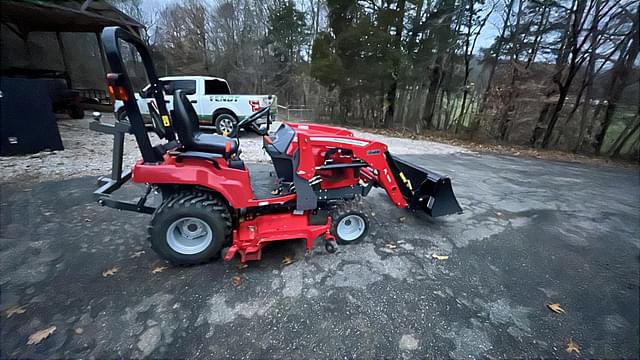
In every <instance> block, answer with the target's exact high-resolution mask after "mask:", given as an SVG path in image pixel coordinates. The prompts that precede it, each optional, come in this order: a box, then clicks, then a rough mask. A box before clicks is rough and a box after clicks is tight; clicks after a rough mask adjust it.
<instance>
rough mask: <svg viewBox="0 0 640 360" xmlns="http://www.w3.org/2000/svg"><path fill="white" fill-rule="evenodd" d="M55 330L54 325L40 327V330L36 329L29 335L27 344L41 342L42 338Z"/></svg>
mask: <svg viewBox="0 0 640 360" xmlns="http://www.w3.org/2000/svg"><path fill="white" fill-rule="evenodd" d="M54 331H56V327H55V326H50V327H48V328H46V329H42V330H40V331H36V332H34V333H33V334H31V335H30V336H29V340H28V341H27V345H38V344H40V343H41V342H42V340H44V339H46V338H48V337H49V335H51V334H53V332H54Z"/></svg>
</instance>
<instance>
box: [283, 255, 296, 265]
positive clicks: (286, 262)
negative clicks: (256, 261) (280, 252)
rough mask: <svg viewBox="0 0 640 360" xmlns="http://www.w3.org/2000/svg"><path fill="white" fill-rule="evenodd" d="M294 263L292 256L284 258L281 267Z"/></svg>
mask: <svg viewBox="0 0 640 360" xmlns="http://www.w3.org/2000/svg"><path fill="white" fill-rule="evenodd" d="M294 262H296V261H295V260H293V257H292V256H285V257H284V259H282V265H284V266H287V265H291V264H293V263H294Z"/></svg>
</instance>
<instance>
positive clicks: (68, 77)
mask: <svg viewBox="0 0 640 360" xmlns="http://www.w3.org/2000/svg"><path fill="white" fill-rule="evenodd" d="M56 39H57V40H58V48H60V54H61V55H62V64H63V65H64V72H65V74H66V80H67V87H68V88H69V89H71V88H72V86H71V75H69V63H68V62H67V56H66V55H65V53H64V44H63V41H62V38H60V32H59V31H56Z"/></svg>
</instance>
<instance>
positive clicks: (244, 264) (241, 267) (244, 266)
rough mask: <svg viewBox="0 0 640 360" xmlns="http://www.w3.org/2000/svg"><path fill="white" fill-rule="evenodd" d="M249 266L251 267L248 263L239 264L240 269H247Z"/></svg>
mask: <svg viewBox="0 0 640 360" xmlns="http://www.w3.org/2000/svg"><path fill="white" fill-rule="evenodd" d="M248 267H249V264H246V263H240V264H238V270H242V269H246V268H248Z"/></svg>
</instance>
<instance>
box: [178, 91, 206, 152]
mask: <svg viewBox="0 0 640 360" xmlns="http://www.w3.org/2000/svg"><path fill="white" fill-rule="evenodd" d="M173 121H174V123H175V128H176V131H177V132H178V138H179V139H180V142H181V143H182V145H184V146H185V147H190V146H192V145H194V138H195V135H196V134H197V133H199V132H200V124H199V122H198V114H197V113H196V110H195V109H194V108H193V105H191V101H189V98H187V95H186V94H185V93H184V90H176V91H175V92H174V93H173Z"/></svg>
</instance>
